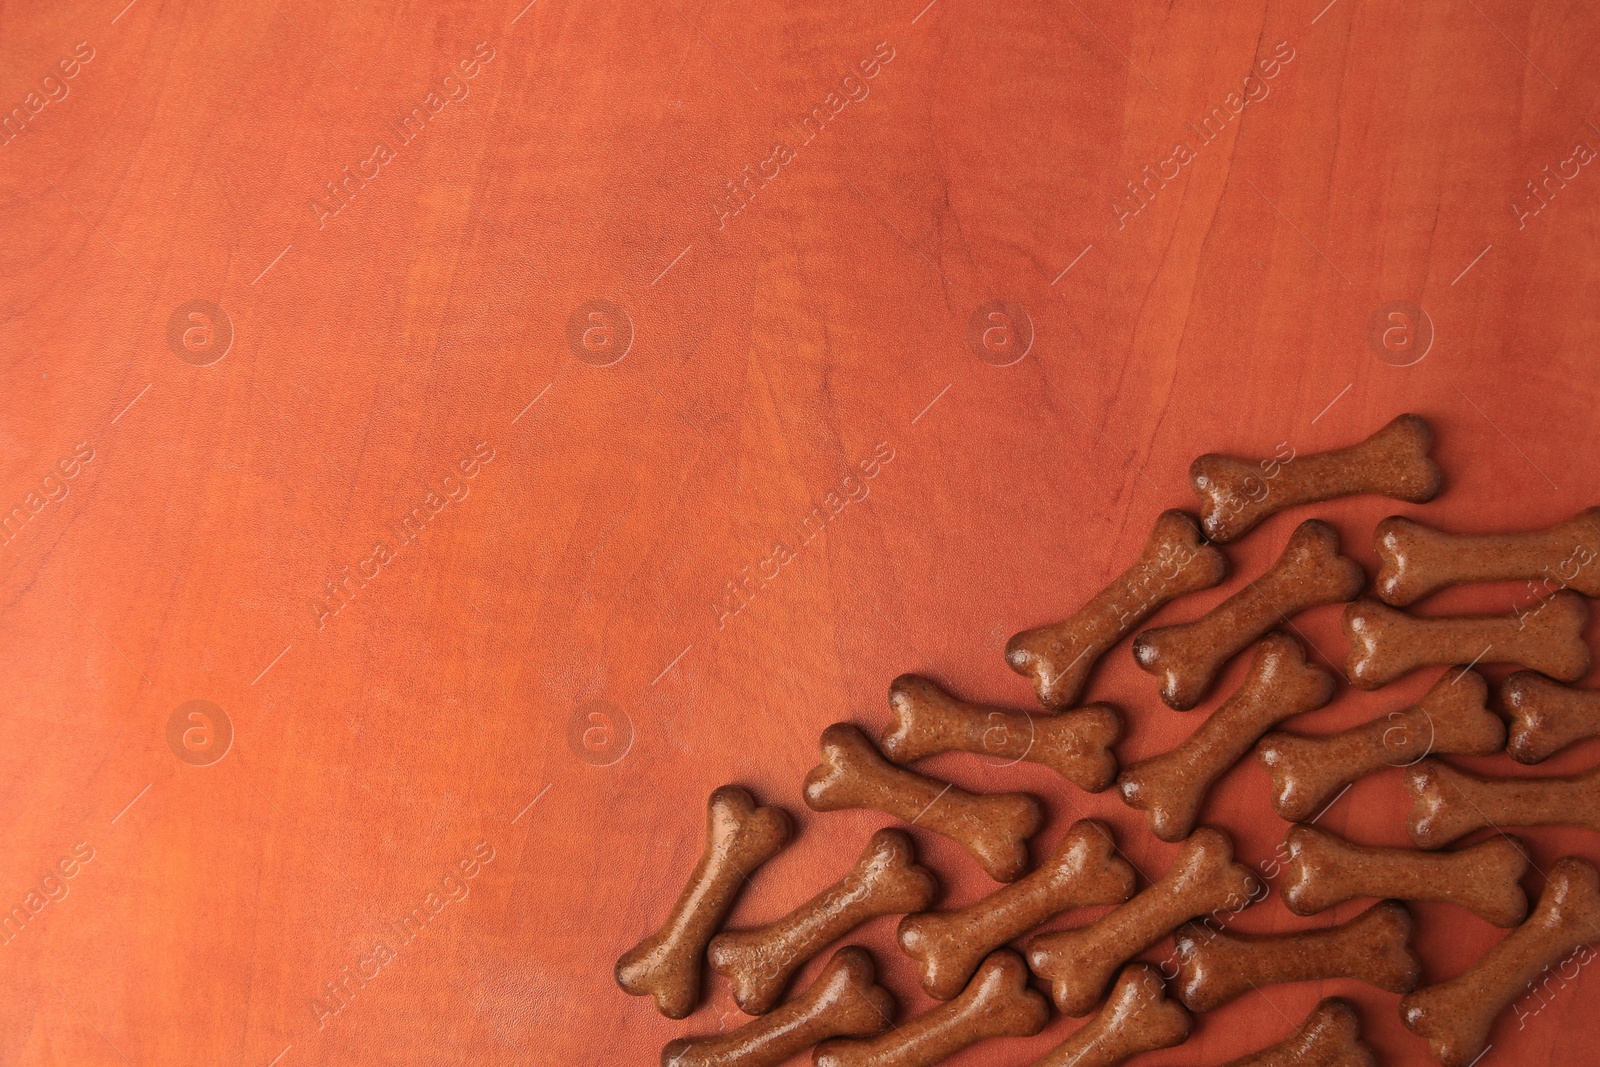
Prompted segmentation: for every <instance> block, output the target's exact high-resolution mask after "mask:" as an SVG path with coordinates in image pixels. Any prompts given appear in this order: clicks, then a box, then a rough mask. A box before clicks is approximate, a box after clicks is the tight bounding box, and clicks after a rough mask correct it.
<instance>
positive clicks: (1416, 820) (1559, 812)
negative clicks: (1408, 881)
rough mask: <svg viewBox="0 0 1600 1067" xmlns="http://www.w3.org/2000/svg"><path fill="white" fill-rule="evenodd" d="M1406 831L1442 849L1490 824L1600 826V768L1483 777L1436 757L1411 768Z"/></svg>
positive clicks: (1414, 838) (1422, 842)
mask: <svg viewBox="0 0 1600 1067" xmlns="http://www.w3.org/2000/svg"><path fill="white" fill-rule="evenodd" d="M1406 789H1407V790H1408V791H1410V793H1411V796H1412V798H1413V803H1412V805H1411V818H1410V820H1409V821H1408V823H1407V825H1406V832H1407V833H1409V834H1410V835H1411V840H1412V842H1413V843H1414V844H1416V845H1417V847H1418V848H1430V849H1431V848H1443V847H1444V846H1445V845H1448V844H1449V843H1450V842H1452V841H1454V840H1455V839H1456V838H1458V837H1461V836H1462V835H1463V834H1469V833H1471V832H1472V831H1474V830H1478V829H1482V828H1483V827H1485V826H1493V827H1495V828H1497V829H1498V828H1499V827H1502V826H1582V827H1586V828H1588V829H1590V830H1596V831H1600V767H1595V768H1593V769H1591V770H1588V771H1585V772H1584V773H1583V774H1575V775H1572V776H1570V777H1566V778H1480V777H1479V776H1478V775H1476V774H1468V773H1467V772H1466V771H1463V770H1458V769H1457V768H1455V767H1452V766H1450V765H1449V764H1448V763H1444V762H1442V761H1440V760H1436V759H1425V760H1423V761H1422V762H1421V763H1419V764H1417V765H1416V766H1415V767H1412V768H1410V769H1409V770H1407V771H1406Z"/></svg>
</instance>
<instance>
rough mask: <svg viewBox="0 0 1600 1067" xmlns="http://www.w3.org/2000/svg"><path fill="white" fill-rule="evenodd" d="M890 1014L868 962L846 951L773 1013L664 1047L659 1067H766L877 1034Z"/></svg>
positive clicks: (891, 1006) (856, 951)
mask: <svg viewBox="0 0 1600 1067" xmlns="http://www.w3.org/2000/svg"><path fill="white" fill-rule="evenodd" d="M894 1011H895V1003H894V997H893V996H891V995H890V993H889V991H888V990H887V989H884V988H883V987H882V986H880V985H877V984H876V981H875V970H874V968H873V966H872V957H871V956H869V955H867V953H866V950H864V949H861V948H857V947H856V946H854V945H851V946H849V947H847V948H842V949H840V950H839V951H838V952H835V953H834V954H833V958H832V959H830V960H829V961H828V963H827V966H826V967H824V968H823V969H822V973H821V974H820V975H818V976H817V980H816V981H815V982H812V983H811V986H810V988H808V989H807V990H806V991H805V992H804V993H802V994H801V995H800V996H798V997H796V998H795V999H794V1000H791V1001H789V1002H788V1003H787V1004H785V1005H783V1006H782V1007H780V1008H778V1009H777V1010H776V1011H773V1012H771V1013H769V1014H767V1015H764V1016H762V1017H761V1018H759V1019H756V1020H754V1021H752V1022H749V1023H746V1024H745V1025H744V1026H741V1027H739V1028H738V1029H736V1030H730V1031H728V1032H727V1033H723V1034H712V1035H709V1036H707V1037H697V1038H679V1039H678V1040H676V1041H671V1042H668V1044H667V1046H666V1047H665V1048H663V1049H662V1050H661V1067H772V1065H774V1064H779V1063H782V1062H783V1061H784V1060H786V1059H788V1058H789V1057H791V1056H793V1055H795V1054H796V1053H799V1052H802V1051H804V1050H805V1049H808V1048H810V1047H811V1046H812V1045H815V1044H816V1043H817V1042H819V1041H825V1040H827V1039H828V1038H831V1037H844V1036H851V1037H866V1036H870V1035H873V1034H881V1033H883V1031H885V1030H887V1029H888V1028H889V1026H890V1024H891V1023H892V1022H893V1021H894Z"/></svg>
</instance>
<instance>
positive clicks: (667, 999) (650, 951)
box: [617, 785, 791, 1019]
mask: <svg viewBox="0 0 1600 1067" xmlns="http://www.w3.org/2000/svg"><path fill="white" fill-rule="evenodd" d="M790 829H791V823H790V821H789V815H788V813H787V812H785V811H783V809H781V808H758V807H756V802H755V800H754V798H752V797H751V796H750V794H749V793H747V792H746V791H745V790H743V789H740V788H739V787H738V786H736V785H725V786H723V787H722V788H720V789H718V790H717V791H716V792H714V793H712V794H711V800H710V802H709V803H708V804H707V813H706V847H705V851H704V852H702V853H701V854H700V862H699V863H697V864H695V868H694V873H693V874H691V875H690V876H689V884H688V885H686V886H684V887H683V893H682V894H681V895H680V896H679V897H678V902H677V903H676V904H674V905H673V906H672V913H671V914H670V915H669V916H668V917H667V921H666V922H665V923H664V924H663V925H662V927H661V929H659V930H657V931H656V932H655V933H653V934H649V935H648V936H646V937H645V938H644V940H642V941H640V942H639V943H638V944H637V945H635V946H634V947H633V948H631V949H629V950H628V951H627V952H625V953H623V955H622V958H621V959H619V960H618V961H617V985H619V986H621V987H622V990H623V992H625V993H629V994H632V995H633V996H636V997H640V996H650V997H653V998H655V1002H656V1009H657V1010H658V1011H660V1012H661V1014H662V1015H665V1016H666V1017H667V1018H669V1019H681V1018H683V1017H684V1016H686V1015H688V1014H689V1013H690V1012H691V1011H693V1010H694V1006H695V1004H697V1003H698V1002H699V1000H700V960H701V957H703V956H704V955H705V951H706V943H707V942H708V941H710V940H711V936H712V935H713V934H715V933H716V932H717V928H718V927H719V926H720V925H721V924H722V920H723V917H724V916H726V915H727V914H728V909H729V908H731V907H733V901H734V898H735V897H737V896H738V895H739V890H740V889H741V888H742V887H743V886H744V882H745V879H746V878H747V877H749V876H750V875H751V874H753V873H755V869H756V868H757V867H759V866H761V865H762V864H763V863H765V862H767V860H769V859H771V858H772V857H773V856H774V855H776V854H777V853H778V851H779V850H780V849H782V848H783V846H784V845H786V844H788V843H789V833H790Z"/></svg>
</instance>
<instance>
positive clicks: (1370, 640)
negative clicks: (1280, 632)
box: [1344, 589, 1589, 689]
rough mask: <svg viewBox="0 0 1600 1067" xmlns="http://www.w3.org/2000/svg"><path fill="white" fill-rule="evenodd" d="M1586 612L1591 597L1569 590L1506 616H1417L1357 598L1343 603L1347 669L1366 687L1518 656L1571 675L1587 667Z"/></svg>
mask: <svg viewBox="0 0 1600 1067" xmlns="http://www.w3.org/2000/svg"><path fill="white" fill-rule="evenodd" d="M1588 618H1589V605H1588V602H1587V601H1586V600H1584V599H1583V597H1581V596H1579V595H1578V594H1577V593H1574V592H1572V591H1571V590H1567V589H1563V590H1562V591H1561V592H1559V593H1556V594H1554V595H1553V596H1550V597H1547V598H1546V599H1544V600H1541V601H1539V602H1538V603H1537V604H1535V605H1534V606H1532V607H1530V608H1528V609H1527V610H1525V611H1520V612H1512V613H1511V614H1509V615H1451V616H1445V617H1442V618H1429V619H1419V618H1417V617H1416V616H1414V615H1407V614H1406V613H1405V612H1403V611H1396V610H1395V609H1394V608H1391V607H1389V606H1388V605H1386V604H1382V603H1379V602H1378V601H1376V600H1370V599H1363V600H1357V601H1356V602H1355V603H1353V604H1351V605H1350V606H1349V607H1347V608H1345V609H1344V632H1345V636H1346V637H1348V638H1350V659H1349V661H1348V663H1347V665H1346V673H1348V674H1349V676H1350V681H1351V682H1353V683H1354V684H1355V685H1358V686H1360V687H1361V688H1362V689H1377V688H1378V687H1379V686H1383V685H1387V684H1389V683H1390V682H1392V681H1394V680H1395V679H1396V678H1399V677H1401V676H1403V675H1406V674H1409V673H1411V672H1412V671H1414V670H1416V669H1417V668H1418V667H1427V666H1441V667H1442V666H1445V665H1447V664H1451V663H1520V664H1522V665H1523V666H1524V667H1529V668H1532V669H1533V670H1536V671H1539V672H1541V673H1543V674H1548V675H1550V676H1551V677H1552V678H1558V679H1560V680H1561V681H1563V682H1572V681H1576V680H1577V679H1579V678H1581V677H1583V675H1584V674H1585V673H1586V672H1587V671H1588V670H1589V646H1588V645H1587V644H1585V643H1584V640H1583V624H1584V623H1585V622H1586V621H1588Z"/></svg>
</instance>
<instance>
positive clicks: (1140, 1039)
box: [1033, 963, 1193, 1067]
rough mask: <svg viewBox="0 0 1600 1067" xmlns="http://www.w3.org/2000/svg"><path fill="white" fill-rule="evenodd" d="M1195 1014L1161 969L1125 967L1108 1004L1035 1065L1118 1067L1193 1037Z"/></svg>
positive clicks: (1113, 988) (1144, 965)
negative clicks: (1169, 988) (1172, 996)
mask: <svg viewBox="0 0 1600 1067" xmlns="http://www.w3.org/2000/svg"><path fill="white" fill-rule="evenodd" d="M1191 1025H1193V1020H1191V1019H1190V1018H1189V1013H1188V1012H1186V1011H1184V1010H1183V1007H1182V1005H1180V1004H1178V1003H1177V1002H1176V1001H1172V1000H1168V999H1167V995H1166V984H1165V983H1164V982H1162V981H1161V974H1160V973H1159V972H1158V971H1157V970H1156V969H1155V968H1154V967H1152V966H1150V965H1149V964H1148V963H1133V964H1129V965H1128V966H1127V967H1124V968H1123V969H1122V973H1121V974H1120V975H1118V976H1117V984H1116V985H1114V986H1112V987H1111V996H1110V997H1108V998H1106V1004H1105V1007H1103V1008H1101V1009H1100V1011H1099V1012H1098V1013H1097V1014H1096V1015H1095V1017H1094V1018H1093V1019H1090V1020H1089V1021H1088V1022H1087V1023H1085V1024H1084V1025H1083V1026H1080V1027H1079V1028H1078V1029H1077V1030H1076V1031H1075V1032H1074V1033H1073V1034H1072V1036H1071V1037H1069V1038H1067V1039H1066V1040H1065V1041H1063V1042H1062V1043H1061V1044H1059V1045H1057V1046H1056V1047H1055V1048H1054V1049H1052V1050H1051V1051H1049V1052H1047V1053H1045V1055H1044V1058H1043V1059H1040V1060H1036V1061H1034V1064H1033V1067H1117V1065H1118V1064H1120V1063H1123V1062H1125V1061H1127V1060H1130V1059H1132V1058H1133V1057H1135V1056H1138V1055H1140V1054H1142V1053H1145V1052H1154V1051H1155V1050H1157V1049H1163V1048H1172V1047H1173V1046H1174V1045H1181V1044H1183V1043H1184V1042H1185V1041H1187V1040H1189V1028H1190V1026H1191Z"/></svg>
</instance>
